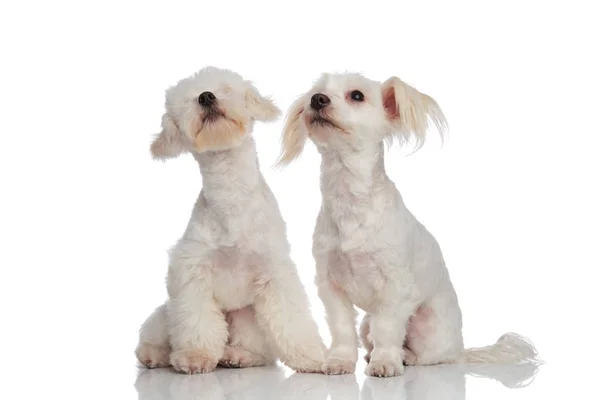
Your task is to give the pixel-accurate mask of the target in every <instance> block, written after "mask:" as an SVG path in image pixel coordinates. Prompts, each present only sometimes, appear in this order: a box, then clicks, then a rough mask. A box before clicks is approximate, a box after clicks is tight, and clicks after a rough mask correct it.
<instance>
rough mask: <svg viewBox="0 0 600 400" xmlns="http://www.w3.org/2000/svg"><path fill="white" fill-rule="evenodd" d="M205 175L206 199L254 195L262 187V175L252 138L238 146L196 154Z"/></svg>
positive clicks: (203, 176) (223, 199)
mask: <svg viewBox="0 0 600 400" xmlns="http://www.w3.org/2000/svg"><path fill="white" fill-rule="evenodd" d="M194 158H195V159H196V161H198V164H199V165H200V173H201V174H202V191H203V193H204V196H205V197H206V198H207V199H211V198H214V199H218V200H219V201H227V200H228V199H229V198H231V196H234V197H239V195H240V194H251V193H253V192H254V191H255V190H256V189H257V188H259V186H260V182H261V173H260V168H259V164H258V158H257V155H256V144H255V142H254V139H253V138H252V137H247V138H245V139H244V141H243V143H242V144H240V145H239V146H237V147H234V148H232V149H228V150H222V151H214V152H213V151H207V152H203V153H194Z"/></svg>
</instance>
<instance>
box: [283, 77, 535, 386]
mask: <svg viewBox="0 0 600 400" xmlns="http://www.w3.org/2000/svg"><path fill="white" fill-rule="evenodd" d="M357 92H358V93H357ZM322 96H325V97H322ZM430 122H433V124H434V125H435V126H437V128H438V130H439V131H440V133H443V131H444V129H445V127H446V122H445V118H444V115H443V113H442V111H441V109H440V107H439V106H438V104H437V103H436V102H435V101H434V100H433V99H432V98H431V97H429V96H427V95H425V94H423V93H420V92H419V91H417V90H416V89H414V88H413V87H411V86H409V85H408V84H406V83H404V82H403V81H401V80H400V79H399V78H397V77H392V78H390V79H388V80H387V81H385V82H383V83H380V82H376V81H372V80H369V79H367V78H365V77H363V76H361V75H359V74H324V75H323V76H322V77H321V78H320V79H319V80H318V81H317V82H316V83H315V85H314V87H313V88H312V89H311V90H310V91H309V92H308V93H306V94H304V95H302V96H301V97H300V98H299V99H298V100H297V101H296V102H295V103H294V104H293V105H292V107H291V108H290V110H289V113H288V116H287V119H286V123H285V127H284V132H283V137H282V155H281V157H280V164H281V165H285V164H287V163H289V162H291V161H292V160H294V159H295V158H296V157H298V156H299V155H300V153H301V151H302V149H303V147H304V144H305V142H306V140H307V139H309V138H310V139H311V140H312V141H313V142H314V143H315V145H316V146H317V149H318V150H319V152H320V153H321V156H322V161H321V193H322V198H323V199H322V206H321V210H320V213H319V216H318V218H317V223H316V228H315V231H314V237H313V255H314V258H315V260H316V267H317V276H316V283H317V285H318V291H319V295H320V297H321V299H322V301H323V303H324V306H325V309H326V313H327V319H328V324H329V327H330V330H331V335H332V343H331V348H330V350H329V353H328V356H327V359H326V362H325V363H324V365H323V372H325V373H328V374H340V373H350V372H352V371H354V369H355V364H356V361H357V357H358V352H357V347H358V337H357V336H358V335H357V332H356V329H355V309H354V306H358V307H359V308H361V309H363V310H365V311H366V315H365V318H364V320H363V322H362V324H361V327H360V337H361V338H362V342H363V344H364V347H365V348H366V349H367V351H368V355H367V359H368V361H369V364H368V366H367V371H366V372H367V374H369V375H374V376H394V375H399V374H401V373H402V372H403V371H404V364H411V365H428V364H438V363H457V362H465V363H481V362H483V363H487V362H519V361H527V360H535V359H536V352H535V349H534V348H533V346H532V345H531V344H530V343H529V342H527V341H526V340H525V339H523V338H521V337H520V336H518V335H515V334H509V335H505V336H503V337H502V338H501V339H500V340H499V341H498V343H496V344H495V345H492V346H489V347H486V348H480V349H470V350H465V349H464V346H463V338H462V315H461V311H460V308H459V304H458V299H457V296H456V293H455V291H454V287H453V285H452V283H451V281H450V276H449V273H448V270H447V268H446V265H445V263H444V259H443V257H442V252H441V250H440V247H439V245H438V243H437V241H436V240H435V238H434V237H433V236H432V235H431V233H430V232H429V231H428V230H427V229H426V228H425V227H424V226H423V225H422V224H421V223H420V222H419V221H418V220H417V219H416V218H415V217H414V216H413V214H412V213H411V212H410V211H409V210H408V209H407V208H406V207H405V205H404V203H403V201H402V197H401V196H400V193H399V192H398V190H397V189H396V187H395V185H394V183H393V182H392V181H391V180H390V179H389V178H388V176H387V174H386V172H385V168H384V143H385V142H391V141H393V140H394V139H399V140H400V141H401V142H406V141H409V140H410V139H411V138H415V139H416V143H417V145H420V144H422V143H423V140H424V138H425V134H426V132H427V130H428V128H429V126H430Z"/></svg>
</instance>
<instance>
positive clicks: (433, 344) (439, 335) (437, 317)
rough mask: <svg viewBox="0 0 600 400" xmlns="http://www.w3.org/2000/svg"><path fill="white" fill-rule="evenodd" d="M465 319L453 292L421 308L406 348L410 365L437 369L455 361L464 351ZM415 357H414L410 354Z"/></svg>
mask: <svg viewBox="0 0 600 400" xmlns="http://www.w3.org/2000/svg"><path fill="white" fill-rule="evenodd" d="M461 330H462V315H461V312H460V308H459V307H458V300H457V298H456V294H455V293H454V291H453V290H452V289H451V288H450V289H449V290H444V291H441V292H439V293H437V294H436V295H435V296H434V297H433V298H432V299H431V300H429V301H427V302H425V303H424V304H422V305H421V306H420V307H419V308H417V311H416V312H415V314H414V315H413V316H412V317H411V318H410V320H409V323H408V330H407V335H406V342H405V344H404V345H405V347H406V348H407V349H408V350H409V351H410V353H408V354H407V355H410V357H405V360H404V361H405V363H406V364H407V365H434V364H440V363H446V362H449V361H450V360H454V359H455V358H456V357H457V356H458V355H459V354H460V353H461V352H462V351H463V349H464V346H463V339H462V331H461ZM411 353H412V354H411Z"/></svg>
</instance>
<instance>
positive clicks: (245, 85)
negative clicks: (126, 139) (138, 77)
mask: <svg viewBox="0 0 600 400" xmlns="http://www.w3.org/2000/svg"><path fill="white" fill-rule="evenodd" d="M165 97H166V101H165V108H166V111H165V114H164V115H163V117H162V131H161V132H160V133H159V134H158V135H157V136H156V138H155V140H154V141H153V142H152V145H151V146H150V151H151V153H152V156H153V157H154V158H156V159H166V158H172V157H177V156H178V155H180V154H181V153H183V152H186V151H190V152H192V151H195V152H199V153H200V152H205V151H219V150H226V149H230V148H233V147H236V146H238V145H240V144H241V143H242V141H243V140H244V138H245V137H246V136H248V135H249V134H250V132H251V130H252V125H253V122H254V121H255V120H257V121H265V122H266V121H273V120H275V119H277V118H278V117H279V115H280V114H281V112H280V110H279V109H278V108H277V107H276V106H275V104H273V102H272V101H271V100H270V99H269V98H267V97H263V96H261V95H260V93H259V92H258V91H257V90H256V88H255V87H254V86H253V85H252V84H251V83H250V82H249V81H246V80H244V79H243V78H242V77H241V76H240V75H238V74H236V73H235V72H232V71H229V70H225V69H219V68H215V67H206V68H203V69H201V70H200V71H198V72H196V73H195V74H194V75H193V76H190V77H188V78H185V79H182V80H180V81H179V82H177V84H176V85H174V86H172V87H170V88H169V89H167V91H166V96H165Z"/></svg>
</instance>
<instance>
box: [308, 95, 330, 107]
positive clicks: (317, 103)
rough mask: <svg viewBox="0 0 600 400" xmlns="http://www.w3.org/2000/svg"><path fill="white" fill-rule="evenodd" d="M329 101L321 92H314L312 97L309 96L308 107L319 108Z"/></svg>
mask: <svg viewBox="0 0 600 400" xmlns="http://www.w3.org/2000/svg"><path fill="white" fill-rule="evenodd" d="M329 103H331V100H330V99H329V97H327V96H325V95H324V94H323V93H317V94H314V95H313V97H311V98H310V107H311V108H312V109H314V110H320V109H321V108H323V107H325V106H326V105H327V104H329Z"/></svg>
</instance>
